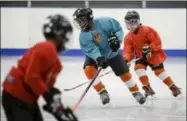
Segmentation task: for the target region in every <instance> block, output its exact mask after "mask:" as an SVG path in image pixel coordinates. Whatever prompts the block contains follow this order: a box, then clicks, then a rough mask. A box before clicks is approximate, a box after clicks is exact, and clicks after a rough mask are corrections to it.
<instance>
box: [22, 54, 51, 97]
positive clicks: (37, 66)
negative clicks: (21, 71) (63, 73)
mask: <svg viewBox="0 0 187 121" xmlns="http://www.w3.org/2000/svg"><path fill="white" fill-rule="evenodd" d="M42 63H45V60H43V59H42V56H41V53H40V52H36V51H33V52H32V54H31V55H30V60H29V62H28V67H27V70H26V75H25V82H26V83H27V84H28V85H29V86H30V87H31V89H32V90H33V92H34V93H35V94H36V95H41V94H43V93H45V92H47V91H48V88H47V87H46V85H45V82H44V80H42V78H41V75H40V74H41V68H42V67H43V66H42ZM46 66H47V65H46Z"/></svg>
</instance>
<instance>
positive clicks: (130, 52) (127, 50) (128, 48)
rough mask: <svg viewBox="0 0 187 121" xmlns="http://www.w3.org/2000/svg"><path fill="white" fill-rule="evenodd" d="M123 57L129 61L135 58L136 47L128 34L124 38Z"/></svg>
mask: <svg viewBox="0 0 187 121" xmlns="http://www.w3.org/2000/svg"><path fill="white" fill-rule="evenodd" d="M123 57H124V58H125V60H127V61H131V60H132V59H133V58H134V49H133V46H132V41H131V40H130V38H129V36H128V35H127V36H126V37H125V39H124V49H123Z"/></svg>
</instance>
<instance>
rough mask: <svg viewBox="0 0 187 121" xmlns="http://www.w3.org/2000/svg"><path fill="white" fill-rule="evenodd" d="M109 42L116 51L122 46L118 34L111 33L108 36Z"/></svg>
mask: <svg viewBox="0 0 187 121" xmlns="http://www.w3.org/2000/svg"><path fill="white" fill-rule="evenodd" d="M108 42H109V44H110V48H111V49H112V50H113V51H114V52H116V51H117V50H118V49H119V48H120V41H119V40H118V38H117V36H116V35H111V36H109V38H108Z"/></svg>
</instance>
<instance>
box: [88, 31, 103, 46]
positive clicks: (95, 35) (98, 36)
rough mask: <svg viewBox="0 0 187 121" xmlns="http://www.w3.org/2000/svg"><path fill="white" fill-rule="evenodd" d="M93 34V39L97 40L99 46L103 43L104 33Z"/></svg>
mask: <svg viewBox="0 0 187 121" xmlns="http://www.w3.org/2000/svg"><path fill="white" fill-rule="evenodd" d="M91 34H92V37H93V39H94V40H95V42H96V43H97V44H99V43H100V41H101V34H102V32H101V31H99V32H97V33H96V34H93V33H91Z"/></svg>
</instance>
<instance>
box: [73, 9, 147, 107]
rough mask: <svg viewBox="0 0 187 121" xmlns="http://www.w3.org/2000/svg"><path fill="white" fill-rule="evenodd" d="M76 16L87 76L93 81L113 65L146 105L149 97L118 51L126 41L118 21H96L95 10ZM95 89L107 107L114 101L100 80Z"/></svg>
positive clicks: (131, 90) (115, 71)
mask: <svg viewBox="0 0 187 121" xmlns="http://www.w3.org/2000/svg"><path fill="white" fill-rule="evenodd" d="M73 17H74V22H75V23H76V24H77V25H78V26H79V28H80V29H81V32H80V36H79V41H80V46H81V49H82V50H83V52H84V54H85V55H86V59H85V62H84V66H83V68H84V72H85V75H86V77H87V78H88V79H89V80H92V79H93V77H94V75H95V74H96V72H97V69H98V67H102V68H103V69H105V68H107V67H108V66H110V67H111V68H112V70H113V71H114V73H115V74H116V76H119V77H120V78H121V80H122V81H123V82H124V83H125V84H126V86H127V87H128V89H129V91H130V92H131V93H132V94H133V96H134V97H135V99H136V100H137V101H138V102H139V103H140V104H143V103H144V102H145V97H144V96H143V94H141V93H140V91H139V88H138V86H137V84H136V82H135V81H134V80H133V79H132V75H131V73H130V72H129V69H128V66H127V64H126V62H125V61H124V60H123V57H122V56H121V55H120V54H119V52H118V49H119V48H120V43H121V42H122V39H123V31H122V28H121V26H120V24H119V23H118V21H116V20H115V19H113V18H109V17H101V18H98V19H93V15H92V10H91V9H90V8H86V7H82V8H79V9H77V10H76V11H75V12H74V14H73ZM111 51H113V53H112V55H111V56H110V57H109V58H106V57H107V55H108V54H109V53H110V52H111ZM93 87H94V88H95V90H96V91H97V92H98V93H99V95H100V98H101V100H102V103H103V104H107V103H109V102H110V98H109V95H108V92H107V90H106V89H105V86H104V85H103V84H102V82H101V81H100V80H99V81H98V82H96V83H94V84H93Z"/></svg>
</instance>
